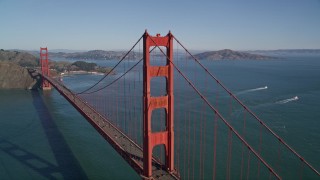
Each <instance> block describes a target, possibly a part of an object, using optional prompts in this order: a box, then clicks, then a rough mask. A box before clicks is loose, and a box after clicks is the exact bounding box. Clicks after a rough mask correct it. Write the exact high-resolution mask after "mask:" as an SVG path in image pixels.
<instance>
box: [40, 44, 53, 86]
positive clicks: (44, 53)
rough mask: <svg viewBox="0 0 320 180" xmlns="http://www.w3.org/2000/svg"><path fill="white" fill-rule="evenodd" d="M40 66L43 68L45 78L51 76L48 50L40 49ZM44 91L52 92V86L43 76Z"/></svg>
mask: <svg viewBox="0 0 320 180" xmlns="http://www.w3.org/2000/svg"><path fill="white" fill-rule="evenodd" d="M40 66H41V73H42V75H44V76H48V77H49V76H50V70H49V60H48V48H40ZM42 89H43V90H50V89H51V85H50V83H49V82H48V81H47V80H46V79H45V78H43V76H42Z"/></svg>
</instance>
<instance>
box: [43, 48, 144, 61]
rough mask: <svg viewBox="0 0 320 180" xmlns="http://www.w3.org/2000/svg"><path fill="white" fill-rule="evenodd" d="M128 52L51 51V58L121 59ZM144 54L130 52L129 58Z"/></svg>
mask: <svg viewBox="0 0 320 180" xmlns="http://www.w3.org/2000/svg"><path fill="white" fill-rule="evenodd" d="M125 53H126V52H124V51H103V50H92V51H87V52H74V53H65V52H57V53H55V52H49V56H50V57H51V58H66V59H96V60H119V59H121V58H122V57H123V56H124V55H125ZM141 57H142V54H140V55H139V53H135V52H130V53H129V54H128V56H127V59H138V58H141Z"/></svg>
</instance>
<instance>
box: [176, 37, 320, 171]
mask: <svg viewBox="0 0 320 180" xmlns="http://www.w3.org/2000/svg"><path fill="white" fill-rule="evenodd" d="M173 38H174V39H175V40H176V41H177V42H178V44H180V46H181V47H182V48H183V49H184V50H185V51H186V52H187V53H188V54H189V55H190V56H191V57H192V58H193V59H194V60H195V61H196V62H197V63H198V64H199V65H200V66H201V67H202V68H203V69H204V70H205V71H206V72H207V73H208V74H209V76H210V77H212V78H213V79H214V80H215V81H216V82H217V83H218V84H219V85H220V86H221V87H222V88H223V89H224V90H225V91H226V92H228V93H229V95H230V96H232V97H233V98H234V99H235V100H236V101H237V102H238V103H239V104H240V105H241V106H242V107H243V108H244V109H245V110H246V111H247V112H249V113H250V114H251V115H252V116H253V117H254V118H255V119H256V120H257V121H258V122H259V123H260V124H261V125H262V126H263V127H265V128H266V129H267V130H268V131H269V132H270V133H271V134H272V135H273V136H275V137H276V138H277V139H278V141H280V142H281V143H282V144H283V145H284V146H285V147H287V148H288V149H289V150H290V151H291V152H292V153H293V154H294V155H296V156H297V157H298V158H299V159H300V161H302V162H304V163H305V164H306V165H307V166H308V167H309V168H310V169H311V170H312V171H314V172H315V173H316V174H318V175H319V176H320V173H319V172H318V171H317V170H316V169H315V168H314V167H313V166H312V165H311V164H309V163H308V162H307V161H306V160H305V159H304V158H303V157H302V156H301V155H300V154H298V153H297V152H296V151H295V150H294V149H292V148H291V147H290V146H289V145H288V144H287V143H286V142H285V141H284V140H282V138H281V137H280V136H278V135H277V134H276V133H275V132H274V131H272V130H271V129H270V128H269V127H268V126H267V125H266V124H265V123H264V122H263V121H262V120H261V119H260V118H259V117H258V116H257V115H255V114H254V113H253V111H251V110H250V109H249V108H248V107H247V106H246V105H244V104H243V103H242V102H241V101H240V100H239V99H238V98H237V97H236V96H235V95H234V94H233V93H232V92H231V91H230V90H229V89H228V88H227V87H226V86H225V85H224V84H222V82H221V81H219V80H218V78H216V77H215V76H214V75H213V74H212V73H210V71H209V70H208V69H207V68H206V67H204V66H203V65H202V64H201V63H200V61H199V60H198V59H197V58H196V57H195V56H194V55H192V54H191V53H190V52H189V51H188V50H187V48H185V47H184V46H183V45H182V44H181V43H180V41H179V40H178V39H177V38H176V37H173Z"/></svg>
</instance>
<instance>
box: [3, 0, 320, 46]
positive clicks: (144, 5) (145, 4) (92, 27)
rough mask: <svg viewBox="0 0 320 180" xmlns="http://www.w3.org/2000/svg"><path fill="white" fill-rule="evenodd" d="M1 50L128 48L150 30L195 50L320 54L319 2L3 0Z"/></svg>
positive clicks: (244, 0)
mask: <svg viewBox="0 0 320 180" xmlns="http://www.w3.org/2000/svg"><path fill="white" fill-rule="evenodd" d="M0 20H1V21H0V22H1V23H0V24H1V25H0V48H3V49H12V48H18V49H28V50H31V49H35V50H38V49H39V47H40V46H47V47H48V48H49V49H73V50H91V49H103V50H117V49H129V48H130V47H131V46H132V45H133V43H134V42H135V41H136V40H137V39H138V38H139V37H140V36H141V35H142V34H143V32H144V30H145V29H148V31H149V33H150V34H156V33H161V34H166V33H167V32H168V31H169V30H171V31H172V33H173V34H174V35H175V36H176V37H177V38H178V39H180V40H181V41H182V42H183V44H185V46H187V47H188V48H189V49H194V50H218V49H225V48H229V49H234V50H255V49H290V48H313V49H315V48H319V49H320V0H220V1H216V0H193V1H191V0H181V1H178V0H161V1H153V0H148V1H146V0H112V1H107V0H86V1H82V0H20V1H18V0H0Z"/></svg>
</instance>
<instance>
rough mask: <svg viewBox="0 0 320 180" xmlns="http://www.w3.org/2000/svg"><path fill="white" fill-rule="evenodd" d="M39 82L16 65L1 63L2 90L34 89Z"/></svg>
mask: <svg viewBox="0 0 320 180" xmlns="http://www.w3.org/2000/svg"><path fill="white" fill-rule="evenodd" d="M36 83H37V80H36V79H34V78H33V77H32V76H31V75H30V74H29V71H28V70H27V69H26V68H24V67H21V66H19V65H17V64H16V63H10V62H0V89H32V88H36Z"/></svg>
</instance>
